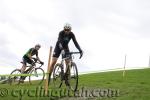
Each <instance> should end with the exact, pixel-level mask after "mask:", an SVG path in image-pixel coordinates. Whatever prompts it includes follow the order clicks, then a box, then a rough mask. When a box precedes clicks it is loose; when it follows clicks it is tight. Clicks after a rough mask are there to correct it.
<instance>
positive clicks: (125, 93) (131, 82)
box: [0, 69, 150, 100]
mask: <svg viewBox="0 0 150 100" xmlns="http://www.w3.org/2000/svg"><path fill="white" fill-rule="evenodd" d="M2 88H5V89H7V90H8V96H6V97H0V100H60V99H61V100H149V99H150V69H137V70H128V71H126V74H125V77H122V71H112V72H102V73H93V74H84V75H80V76H79V92H81V91H87V90H88V91H89V92H88V93H89V94H88V97H57V93H54V94H55V96H56V97H40V96H39V95H38V97H35V96H34V97H29V96H28V93H27V92H26V91H25V90H27V89H28V90H30V91H31V90H32V91H31V92H32V93H31V94H34V93H35V91H34V90H35V89H36V88H37V86H33V85H30V84H29V83H24V84H21V85H19V86H10V85H8V84H1V85H0V95H4V94H3V93H2V92H1V90H2ZM63 88H64V89H65V86H64V87H63ZM38 89H39V90H40V89H41V87H40V86H39V88H38ZM50 89H54V87H53V85H51V86H50V87H49V90H50ZM82 89H84V90H82ZM94 89H95V90H94ZM108 89H109V90H116V91H117V93H119V94H117V95H112V96H113V97H111V95H109V96H108V95H107V94H106V95H101V96H99V97H95V98H94V97H90V96H91V94H90V92H92V90H94V91H96V90H108ZM16 90H18V91H19V90H21V91H20V92H16ZM41 90H44V89H43V88H42V89H41ZM12 91H15V92H16V94H18V95H17V97H13V96H12V95H13V94H12ZM118 91H119V92H118ZM19 93H20V94H19ZM96 93H98V92H96ZM103 93H104V92H103ZM115 93H116V92H115ZM21 95H23V96H22V97H21ZM30 96H31V95H30ZM71 96H73V95H72V94H71Z"/></svg>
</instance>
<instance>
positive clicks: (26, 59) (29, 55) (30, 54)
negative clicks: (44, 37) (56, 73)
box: [21, 44, 44, 73]
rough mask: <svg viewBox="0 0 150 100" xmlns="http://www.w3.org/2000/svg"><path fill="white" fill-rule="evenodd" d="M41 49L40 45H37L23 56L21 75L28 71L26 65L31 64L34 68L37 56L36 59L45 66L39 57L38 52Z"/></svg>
mask: <svg viewBox="0 0 150 100" xmlns="http://www.w3.org/2000/svg"><path fill="white" fill-rule="evenodd" d="M40 48H41V45H40V44H36V45H35V47H33V48H30V49H29V50H28V51H27V53H26V54H25V55H24V56H23V66H22V68H21V73H23V72H24V71H25V69H26V65H27V63H28V64H31V65H32V66H34V61H33V60H32V59H33V56H34V55H36V59H37V60H38V61H39V62H40V63H41V64H44V62H42V61H41V60H40V58H39V57H38V50H39V49H40Z"/></svg>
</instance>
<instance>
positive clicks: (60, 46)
mask: <svg viewBox="0 0 150 100" xmlns="http://www.w3.org/2000/svg"><path fill="white" fill-rule="evenodd" d="M71 39H72V40H73V42H74V44H75V46H76V48H77V49H78V50H79V52H80V58H81V57H82V55H83V52H82V49H81V48H80V46H79V44H78V42H77V40H76V37H75V35H74V33H73V32H72V31H71V26H70V24H66V25H65V26H64V29H63V30H62V31H60V32H59V36H58V41H57V42H56V46H55V49H54V52H53V58H52V63H51V67H50V74H49V79H50V76H51V73H52V71H53V68H54V65H55V64H56V62H57V59H58V57H59V56H60V53H61V52H62V50H63V51H64V52H69V47H68V43H69V42H70V40H71ZM67 63H68V61H67V60H66V64H67Z"/></svg>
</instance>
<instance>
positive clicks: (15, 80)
mask: <svg viewBox="0 0 150 100" xmlns="http://www.w3.org/2000/svg"><path fill="white" fill-rule="evenodd" d="M19 74H21V70H20V69H15V70H13V71H12V72H11V73H10V76H9V78H8V82H9V84H10V85H12V84H14V85H18V84H19V83H20V78H21V75H20V76H19Z"/></svg>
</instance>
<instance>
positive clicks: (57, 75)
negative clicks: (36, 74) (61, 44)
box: [53, 63, 63, 88]
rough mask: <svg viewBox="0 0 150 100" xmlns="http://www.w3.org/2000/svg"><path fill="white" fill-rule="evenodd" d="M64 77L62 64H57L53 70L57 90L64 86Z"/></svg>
mask: <svg viewBox="0 0 150 100" xmlns="http://www.w3.org/2000/svg"><path fill="white" fill-rule="evenodd" d="M62 80H63V75H62V69H61V64H59V63H58V64H56V65H55V67H54V70H53V83H54V86H55V87H56V88H60V87H61V85H62Z"/></svg>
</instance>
